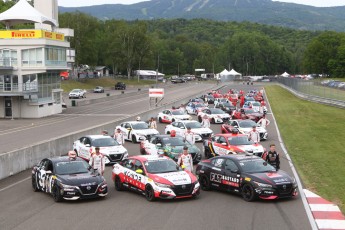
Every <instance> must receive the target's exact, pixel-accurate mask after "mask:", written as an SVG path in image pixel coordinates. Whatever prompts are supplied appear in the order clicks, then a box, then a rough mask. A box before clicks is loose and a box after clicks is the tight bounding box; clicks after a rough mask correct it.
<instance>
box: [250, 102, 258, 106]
mask: <svg viewBox="0 0 345 230" xmlns="http://www.w3.org/2000/svg"><path fill="white" fill-rule="evenodd" d="M252 106H260V103H259V102H252Z"/></svg>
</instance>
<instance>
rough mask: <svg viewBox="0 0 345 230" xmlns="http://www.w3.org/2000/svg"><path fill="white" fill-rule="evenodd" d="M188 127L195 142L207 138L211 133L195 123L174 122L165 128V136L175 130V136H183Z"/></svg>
mask: <svg viewBox="0 0 345 230" xmlns="http://www.w3.org/2000/svg"><path fill="white" fill-rule="evenodd" d="M188 127H190V128H191V131H192V132H193V133H194V137H195V141H202V140H203V139H204V138H209V137H210V136H211V135H212V133H213V131H212V130H211V129H209V128H203V127H202V126H201V124H200V123H199V122H197V121H176V122H173V123H171V124H170V125H167V126H166V127H165V134H170V133H171V131H173V130H175V132H176V135H179V136H182V137H183V136H184V133H185V132H186V130H187V128H188Z"/></svg>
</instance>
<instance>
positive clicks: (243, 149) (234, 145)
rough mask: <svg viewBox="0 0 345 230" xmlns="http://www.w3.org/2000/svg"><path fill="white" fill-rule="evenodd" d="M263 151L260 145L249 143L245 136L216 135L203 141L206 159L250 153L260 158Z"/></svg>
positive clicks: (235, 134) (232, 134)
mask: <svg viewBox="0 0 345 230" xmlns="http://www.w3.org/2000/svg"><path fill="white" fill-rule="evenodd" d="M264 151H265V149H264V148H263V147H262V145H260V144H255V143H254V142H252V141H249V140H248V136H247V135H245V134H238V133H228V134H217V135H214V136H212V137H211V138H210V139H209V140H205V141H204V154H205V157H206V158H211V157H214V156H221V155H228V154H240V153H252V154H254V155H256V156H260V157H261V156H262V154H263V153H264Z"/></svg>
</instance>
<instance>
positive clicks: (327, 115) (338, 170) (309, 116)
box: [265, 86, 345, 213]
mask: <svg viewBox="0 0 345 230" xmlns="http://www.w3.org/2000/svg"><path fill="white" fill-rule="evenodd" d="M265 90H266V93H267V96H268V99H269V102H270V104H271V107H272V110H273V112H274V115H275V117H276V119H277V123H278V126H279V130H280V132H281V134H282V138H283V140H284V143H285V145H286V147H287V149H288V152H289V154H290V156H291V158H292V160H293V162H294V165H295V166H296V168H297V170H298V173H299V175H300V176H301V178H302V180H303V183H304V185H305V186H306V188H308V189H309V190H311V191H314V192H315V193H317V194H318V195H320V196H322V197H324V198H325V199H328V200H330V201H332V202H334V203H336V204H337V205H339V207H340V208H341V210H342V211H343V213H344V211H345V205H344V204H345V150H344V143H345V119H344V118H345V110H344V109H338V108H335V107H330V106H326V105H321V104H317V103H313V102H308V101H304V100H300V99H298V98H297V97H295V96H294V95H293V94H291V93H290V92H288V91H286V90H285V89H283V88H281V87H279V86H266V87H265Z"/></svg>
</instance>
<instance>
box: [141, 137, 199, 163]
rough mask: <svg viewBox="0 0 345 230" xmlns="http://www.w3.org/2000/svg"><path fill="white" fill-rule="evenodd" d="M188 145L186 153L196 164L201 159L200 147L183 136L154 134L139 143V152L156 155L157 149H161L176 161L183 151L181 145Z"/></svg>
mask: <svg viewBox="0 0 345 230" xmlns="http://www.w3.org/2000/svg"><path fill="white" fill-rule="evenodd" d="M184 146H187V147H188V153H190V154H191V155H192V157H193V163H195V164H197V163H199V162H200V160H201V154H200V149H199V148H198V147H197V146H196V145H193V144H191V143H189V142H187V141H184V140H183V137H180V136H175V137H172V136H170V135H155V136H153V137H151V140H150V141H148V140H147V141H143V142H141V143H140V153H141V154H143V155H157V154H158V150H159V149H162V150H163V151H164V154H165V155H167V156H168V157H170V158H171V159H173V160H174V161H177V160H178V158H179V156H180V155H181V153H182V151H183V147H184Z"/></svg>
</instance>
